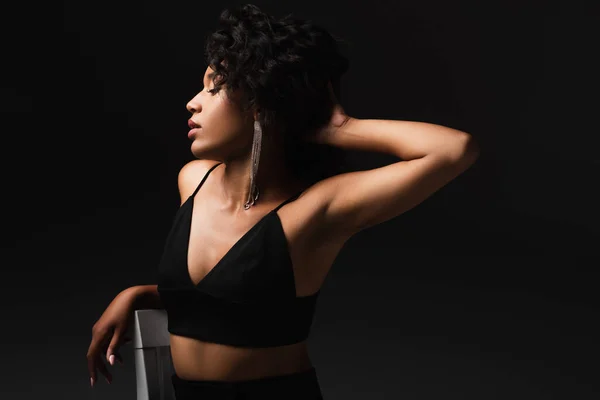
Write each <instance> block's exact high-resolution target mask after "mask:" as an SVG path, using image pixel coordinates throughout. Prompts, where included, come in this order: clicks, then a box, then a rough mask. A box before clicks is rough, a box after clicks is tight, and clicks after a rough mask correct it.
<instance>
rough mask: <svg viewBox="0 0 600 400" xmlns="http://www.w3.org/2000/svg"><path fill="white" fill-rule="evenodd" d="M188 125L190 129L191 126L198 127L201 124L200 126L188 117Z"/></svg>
mask: <svg viewBox="0 0 600 400" xmlns="http://www.w3.org/2000/svg"><path fill="white" fill-rule="evenodd" d="M188 127H189V128H190V129H193V128H200V127H201V126H200V124H198V123H196V122H194V121H192V119H191V118H190V119H188Z"/></svg>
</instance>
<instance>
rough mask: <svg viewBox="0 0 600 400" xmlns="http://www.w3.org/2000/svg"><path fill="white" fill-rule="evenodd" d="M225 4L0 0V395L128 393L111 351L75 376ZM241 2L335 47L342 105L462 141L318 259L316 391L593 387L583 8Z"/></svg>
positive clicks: (162, 172)
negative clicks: (437, 167)
mask: <svg viewBox="0 0 600 400" xmlns="http://www.w3.org/2000/svg"><path fill="white" fill-rule="evenodd" d="M236 4H239V3H236V2H216V3H215V2H212V3H210V4H205V3H203V2H185V3H184V2H180V3H178V2H175V3H168V2H127V3H120V2H116V1H112V2H111V1H105V2H75V1H66V2H63V4H62V6H63V7H62V9H61V8H59V7H58V5H48V4H46V5H36V4H32V3H24V4H21V5H12V6H5V7H9V9H5V11H4V12H3V13H2V19H3V20H4V21H3V22H4V23H3V24H2V26H3V28H2V29H3V31H4V32H3V42H4V44H3V61H2V68H3V73H2V74H1V79H2V82H1V85H0V88H1V89H0V104H1V110H2V120H3V122H2V142H1V147H0V149H1V151H2V157H1V160H2V168H1V171H2V186H1V187H2V192H3V194H2V207H1V212H2V228H3V229H2V255H3V257H2V259H3V260H4V262H3V263H2V267H3V268H2V270H3V279H1V281H2V286H3V288H2V289H3V291H2V297H3V299H2V310H3V326H4V329H2V331H3V336H4V335H6V337H5V339H3V343H4V344H5V345H4V346H3V347H4V349H3V352H4V355H3V359H5V360H8V362H5V363H3V368H4V369H5V371H4V372H3V373H2V376H3V379H2V382H3V383H2V387H1V388H0V392H2V394H3V395H4V394H6V395H10V396H9V397H6V398H39V397H40V396H43V397H46V396H47V397H50V396H52V397H56V396H58V397H59V398H64V399H70V398H73V399H82V398H90V399H91V398H108V397H109V396H110V397H111V398H112V397H114V398H123V399H125V398H132V397H133V396H134V395H135V379H134V374H135V369H134V365H133V357H132V353H131V348H130V347H125V348H124V350H123V351H122V353H123V354H124V357H125V363H126V365H125V366H124V367H121V366H117V367H114V370H115V371H114V372H113V373H114V382H113V384H112V385H111V386H109V385H107V384H105V382H103V381H101V382H99V384H98V385H97V386H96V387H95V388H93V389H91V388H90V387H89V376H88V372H87V366H86V359H85V355H86V352H87V347H88V345H89V341H90V339H91V327H92V325H93V323H94V322H95V321H96V320H97V319H98V318H99V317H100V315H101V313H102V311H103V310H104V308H105V307H106V306H107V305H108V303H109V302H110V301H111V299H112V298H113V297H114V296H115V295H116V294H117V293H118V292H119V291H121V290H122V289H124V288H126V287H128V286H132V285H140V284H152V283H155V282H156V266H157V263H158V259H159V257H160V253H161V251H162V246H163V242H164V239H165V237H166V234H167V233H168V229H169V226H170V223H171V221H172V217H173V215H174V213H175V211H176V209H177V206H178V205H179V203H178V202H179V194H178V190H177V173H178V171H179V169H180V168H181V166H183V165H184V164H185V163H186V162H187V161H189V160H191V159H193V156H192V154H191V152H190V149H189V146H190V143H189V139H187V137H186V133H187V130H188V129H187V118H188V117H189V114H188V112H187V110H186V109H185V105H186V103H187V101H188V100H189V99H190V98H191V97H192V96H193V95H194V94H195V93H196V91H198V90H200V89H201V87H202V83H201V79H202V74H203V72H204V70H205V68H206V65H205V64H204V60H203V53H202V47H203V44H204V38H205V36H206V34H207V33H209V32H210V31H211V30H212V29H213V28H214V27H215V26H216V22H217V19H218V15H219V13H220V11H221V10H222V9H224V8H226V7H229V6H233V5H236ZM254 4H256V5H258V6H259V7H261V8H262V9H263V10H264V11H266V12H269V13H271V14H273V15H275V16H283V15H285V14H288V13H293V14H294V15H296V16H297V17H301V18H307V19H312V20H313V21H315V22H317V23H320V24H321V25H323V26H325V27H326V28H328V29H329V30H330V31H331V32H332V33H334V34H335V35H337V36H339V37H341V38H343V39H344V40H346V41H347V42H349V46H347V51H346V54H347V55H348V56H349V58H350V65H351V66H350V70H349V72H348V73H347V74H346V75H345V76H344V77H343V79H342V96H341V102H342V104H343V105H344V107H345V109H346V111H347V112H348V113H349V114H350V115H352V116H355V117H357V118H382V119H403V120H417V121H427V122H432V123H438V124H441V125H446V126H451V127H453V128H456V129H460V130H464V131H466V132H469V133H471V134H472V135H473V136H475V137H476V139H477V140H478V142H479V143H480V147H481V156H480V158H479V160H478V161H477V163H476V164H475V165H474V166H473V167H472V168H471V169H469V170H468V171H467V172H465V173H464V174H463V175H461V176H460V177H458V178H457V179H455V180H454V181H452V182H451V183H450V184H448V185H447V186H446V187H444V188H442V189H441V190H440V191H438V192H437V193H435V194H434V195H433V196H432V197H430V198H429V199H427V200H426V201H425V202H423V203H422V204H421V205H419V206H418V207H416V208H414V209H413V210H411V211H409V212H407V213H405V214H403V215H401V216H399V217H397V218H395V219H393V220H391V221H388V222H386V223H384V224H381V225H379V226H376V227H373V228H371V229H369V230H366V231H363V232H361V233H359V234H358V235H356V236H355V237H353V238H352V239H351V240H350V241H349V242H348V244H347V246H346V247H345V248H344V249H343V251H342V252H341V254H340V256H339V258H338V259H337V260H336V263H335V264H334V266H333V268H332V270H331V273H330V276H329V277H328V279H327V281H326V282H325V285H324V287H323V289H322V295H321V298H320V300H319V308H318V312H317V315H316V317H315V323H314V325H313V332H312V336H311V339H310V341H309V343H310V346H311V357H312V358H313V361H314V364H315V366H316V368H317V371H318V373H319V378H320V380H321V384H322V387H323V393H324V395H325V397H326V398H330V399H342V398H343V399H354V398H356V399H359V398H370V399H396V398H402V399H434V398H435V399H439V398H452V399H482V398H485V399H508V398H510V399H521V398H522V399H554V398H565V399H567V398H568V399H588V398H589V399H592V398H598V395H599V394H600V384H598V379H597V377H598V372H600V371H599V369H598V367H597V360H598V356H600V348H599V345H598V333H599V330H598V328H597V327H596V325H597V324H596V320H597V319H598V314H599V311H600V298H599V296H598V292H597V289H596V287H597V282H598V279H597V278H598V273H597V269H598V267H599V266H600V263H599V257H598V250H597V245H598V242H599V241H598V239H599V231H600V229H599V220H600V218H599V215H600V214H599V213H598V211H597V207H598V204H600V201H599V200H600V198H599V195H598V183H599V177H600V173H599V172H600V158H599V157H598V144H599V140H598V133H599V130H598V122H597V115H598V106H599V102H598V100H597V98H598V97H597V93H598V89H599V88H600V87H599V86H600V85H599V79H598V74H597V71H598V70H600V65H599V62H598V59H597V55H596V53H597V47H598V39H600V34H599V33H600V32H599V30H600V29H599V26H600V24H599V22H600V21H599V18H598V17H599V14H600V13H599V10H598V7H597V6H596V5H592V2H587V4H586V3H583V2H580V3H574V2H569V3H566V2H563V4H558V5H550V4H549V3H546V2H542V1H527V2H523V1H494V2H490V1H487V2H477V3H470V2H464V1H460V2H456V1H454V2H446V1H421V2H395V1H369V2H361V3H356V4H353V5H350V4H349V3H347V2H342V1H335V2H333V1H332V2H327V3H325V2H311V1H304V2H294V3H286V2H276V1H262V2H257V3H254ZM350 157H351V160H352V162H353V165H354V166H355V167H356V169H366V168H373V167H376V166H380V165H384V164H386V163H389V162H393V161H395V159H393V158H392V157H390V156H388V155H383V154H373V153H369V154H367V153H352V154H350ZM55 395H56V396H55ZM3 397H4V396H3Z"/></svg>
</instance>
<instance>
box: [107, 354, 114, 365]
mask: <svg viewBox="0 0 600 400" xmlns="http://www.w3.org/2000/svg"><path fill="white" fill-rule="evenodd" d="M108 361H110V365H115V355H114V354H111V355H110V357H108Z"/></svg>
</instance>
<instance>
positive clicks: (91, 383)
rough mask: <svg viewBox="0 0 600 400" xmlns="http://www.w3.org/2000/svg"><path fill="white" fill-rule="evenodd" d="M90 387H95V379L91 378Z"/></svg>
mask: <svg viewBox="0 0 600 400" xmlns="http://www.w3.org/2000/svg"><path fill="white" fill-rule="evenodd" d="M90 385H91V386H92V387H94V378H90Z"/></svg>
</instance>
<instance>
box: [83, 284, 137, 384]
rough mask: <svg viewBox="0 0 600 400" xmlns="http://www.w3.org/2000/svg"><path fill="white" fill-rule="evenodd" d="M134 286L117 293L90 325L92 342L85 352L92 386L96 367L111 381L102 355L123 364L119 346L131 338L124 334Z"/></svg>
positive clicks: (112, 361) (131, 313) (95, 378)
mask: <svg viewBox="0 0 600 400" xmlns="http://www.w3.org/2000/svg"><path fill="white" fill-rule="evenodd" d="M134 287H135V286H134ZM134 287H130V288H128V289H125V290H123V291H122V292H121V293H119V294H118V295H117V296H116V297H115V298H114V299H113V301H112V302H111V303H110V304H109V305H108V307H107V308H106V310H105V311H104V313H103V314H102V316H101V317H100V319H98V321H96V323H95V324H94V326H93V327H92V342H91V343H90V347H89V349H88V352H87V364H88V370H89V374H90V379H91V380H90V384H91V386H92V387H93V386H94V384H95V383H96V382H97V381H98V380H97V376H96V369H99V370H100V372H101V373H102V374H103V375H104V376H105V378H106V380H107V382H108V383H109V384H110V383H111V382H112V375H111V373H110V372H109V371H108V369H107V368H106V365H105V364H104V361H103V360H102V356H103V355H104V356H105V357H106V360H107V361H108V362H109V363H110V364H111V365H114V363H115V360H117V361H119V363H121V364H123V358H122V357H121V355H120V354H119V347H120V346H121V344H124V343H127V342H130V341H131V338H129V337H125V336H124V335H125V332H126V330H127V328H128V326H129V323H130V321H131V317H132V315H133V311H134V301H135V291H134V290H132V289H133V288H134Z"/></svg>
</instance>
